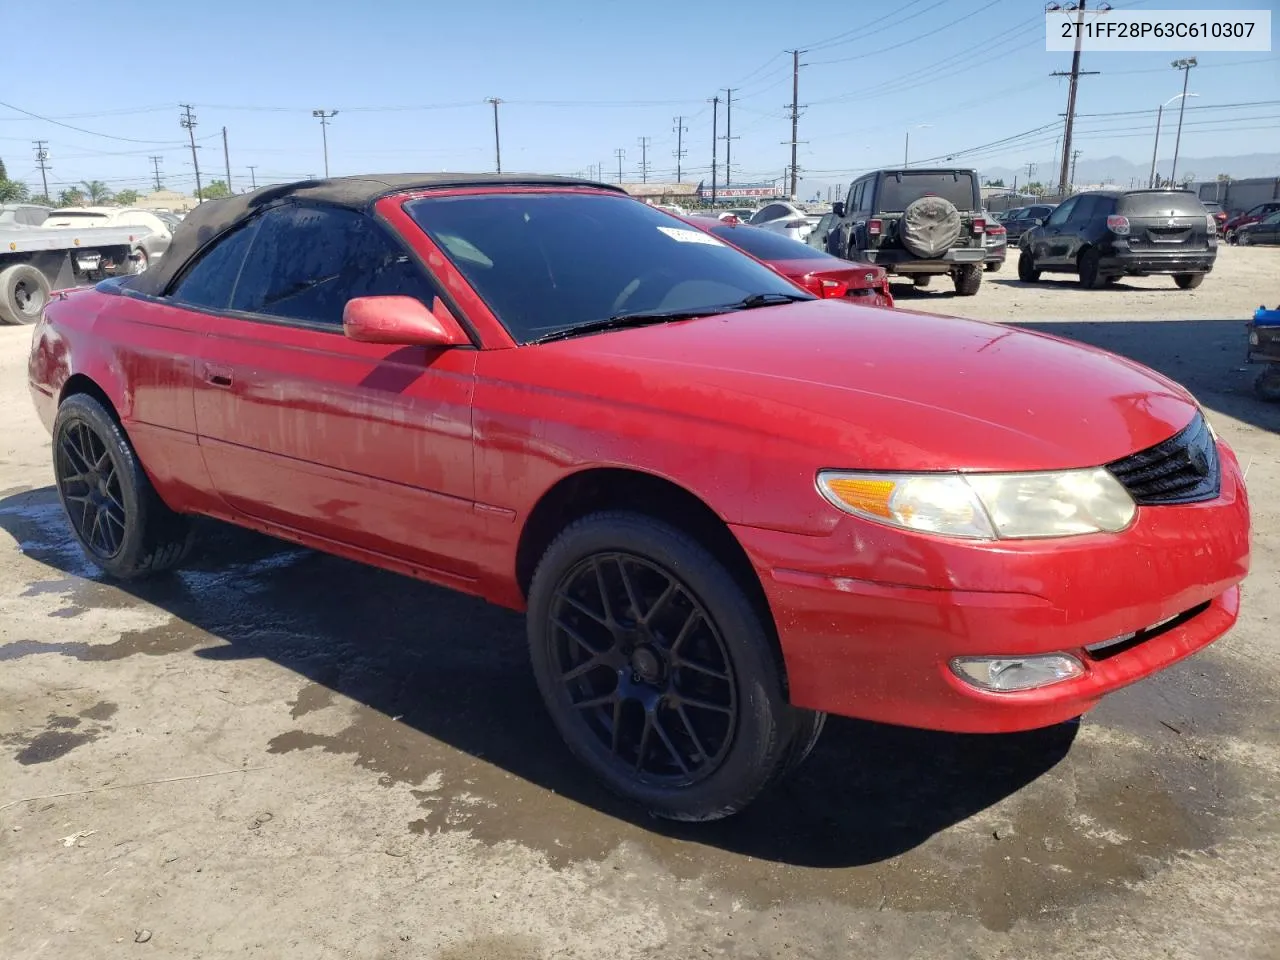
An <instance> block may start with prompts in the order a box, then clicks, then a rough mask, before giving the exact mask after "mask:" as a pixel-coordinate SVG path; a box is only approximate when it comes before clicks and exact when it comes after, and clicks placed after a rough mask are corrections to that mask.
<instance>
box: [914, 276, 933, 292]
mask: <svg viewBox="0 0 1280 960" xmlns="http://www.w3.org/2000/svg"><path fill="white" fill-rule="evenodd" d="M932 282H933V274H931V273H917V274H916V275H915V276H914V277H912V278H911V285H912V286H914V287H915V288H916V289H918V290H923V289H924V288H925V287H927V286H928V285H929V284H931V283H932Z"/></svg>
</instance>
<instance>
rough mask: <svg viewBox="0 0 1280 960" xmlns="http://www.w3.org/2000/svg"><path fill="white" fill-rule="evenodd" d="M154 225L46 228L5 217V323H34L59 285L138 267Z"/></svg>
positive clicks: (1, 317)
mask: <svg viewBox="0 0 1280 960" xmlns="http://www.w3.org/2000/svg"><path fill="white" fill-rule="evenodd" d="M150 233H151V230H150V228H148V227H87V228H85V229H83V230H77V229H67V228H61V227H59V228H51V229H47V230H45V229H41V228H40V227H33V226H27V225H24V224H22V223H15V222H0V323H34V322H35V320H36V318H38V317H39V316H40V311H41V310H43V309H44V305H45V304H46V303H48V302H49V294H50V293H51V292H52V291H54V290H64V289H66V288H67V287H76V286H83V285H84V284H87V283H96V282H98V281H99V280H104V279H106V278H107V277H113V276H120V275H125V274H131V273H133V272H134V270H135V266H134V260H133V250H134V247H135V246H136V243H137V241H138V239H139V238H141V237H143V236H145V235H147V234H150Z"/></svg>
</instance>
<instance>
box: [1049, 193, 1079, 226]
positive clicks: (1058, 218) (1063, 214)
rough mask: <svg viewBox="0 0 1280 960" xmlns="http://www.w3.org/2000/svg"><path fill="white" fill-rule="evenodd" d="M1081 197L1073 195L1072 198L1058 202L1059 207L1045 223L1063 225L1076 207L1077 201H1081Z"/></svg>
mask: <svg viewBox="0 0 1280 960" xmlns="http://www.w3.org/2000/svg"><path fill="white" fill-rule="evenodd" d="M1079 199H1080V198H1079V197H1072V198H1071V199H1070V200H1065V201H1063V202H1062V203H1060V204H1058V208H1057V209H1056V210H1054V211H1053V213H1052V215H1050V217H1049V219H1048V220H1046V221H1045V223H1047V224H1048V225H1049V226H1052V227H1060V226H1062V224H1064V223H1066V221H1067V217H1069V216H1071V211H1072V210H1074V209H1075V206H1076V203H1077V202H1079Z"/></svg>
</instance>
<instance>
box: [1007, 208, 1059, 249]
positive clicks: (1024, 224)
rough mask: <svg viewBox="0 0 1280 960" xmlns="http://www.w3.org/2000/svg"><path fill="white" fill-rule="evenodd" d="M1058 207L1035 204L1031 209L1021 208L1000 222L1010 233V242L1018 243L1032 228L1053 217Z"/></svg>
mask: <svg viewBox="0 0 1280 960" xmlns="http://www.w3.org/2000/svg"><path fill="white" fill-rule="evenodd" d="M1056 207H1057V204H1054V203H1033V204H1032V205H1031V206H1029V207H1019V208H1018V209H1017V210H1013V211H1011V212H1010V213H1009V216H1007V217H1005V218H1004V219H1003V220H1002V221H1000V222H1001V223H1003V224H1004V228H1005V230H1006V231H1008V234H1009V242H1010V243H1017V242H1018V239H1019V238H1020V237H1021V236H1022V235H1023V234H1024V233H1026V232H1027V231H1028V230H1030V229H1031V228H1032V227H1034V226H1037V225H1038V224H1039V223H1040V222H1043V221H1045V220H1048V219H1049V218H1050V217H1051V216H1053V211H1054V209H1055V208H1056Z"/></svg>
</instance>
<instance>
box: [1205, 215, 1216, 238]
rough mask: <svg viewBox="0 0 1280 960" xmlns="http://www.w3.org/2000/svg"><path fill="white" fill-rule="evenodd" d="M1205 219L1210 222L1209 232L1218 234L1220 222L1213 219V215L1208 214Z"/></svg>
mask: <svg viewBox="0 0 1280 960" xmlns="http://www.w3.org/2000/svg"><path fill="white" fill-rule="evenodd" d="M1205 219H1206V220H1208V221H1209V232H1210V233H1212V234H1216V233H1217V232H1218V221H1217V220H1215V219H1213V214H1212V213H1210V214H1206V215H1205Z"/></svg>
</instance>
